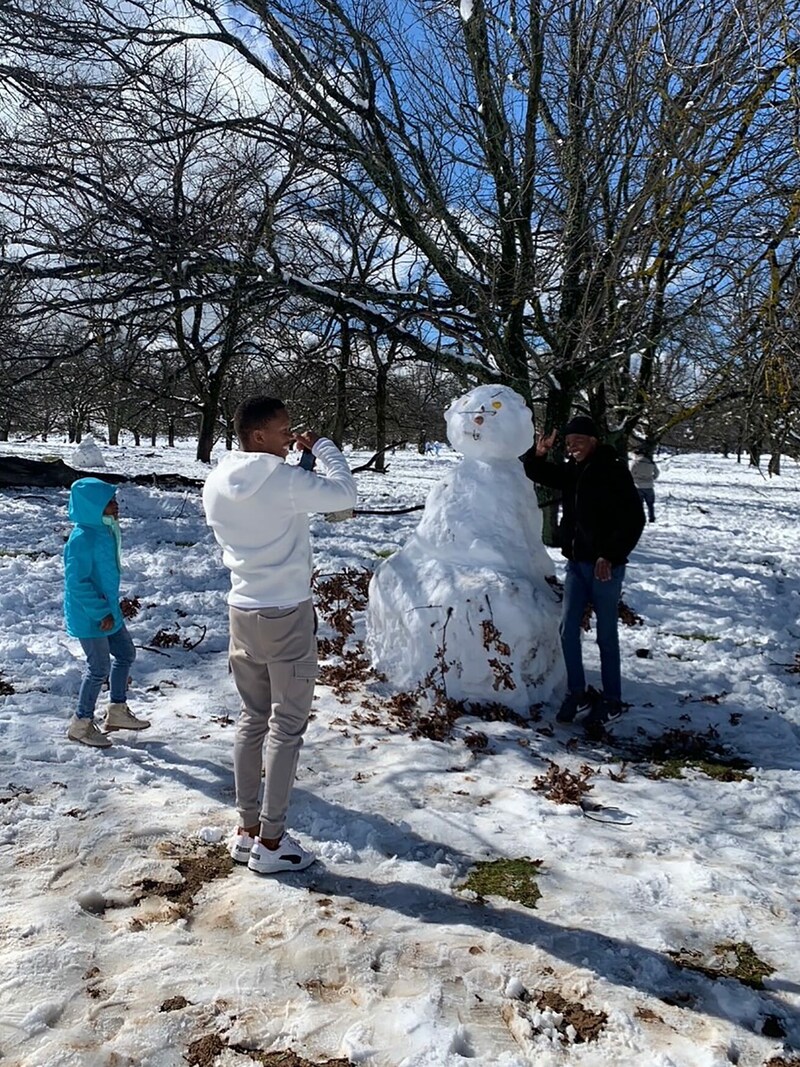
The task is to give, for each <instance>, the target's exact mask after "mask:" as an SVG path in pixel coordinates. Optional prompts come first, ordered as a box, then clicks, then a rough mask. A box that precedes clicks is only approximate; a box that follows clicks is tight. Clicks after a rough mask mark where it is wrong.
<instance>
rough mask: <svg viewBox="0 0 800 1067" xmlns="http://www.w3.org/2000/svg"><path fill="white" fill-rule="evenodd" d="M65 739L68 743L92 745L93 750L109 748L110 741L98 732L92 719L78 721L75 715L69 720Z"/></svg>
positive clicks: (101, 732) (100, 731)
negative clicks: (76, 742)
mask: <svg viewBox="0 0 800 1067" xmlns="http://www.w3.org/2000/svg"><path fill="white" fill-rule="evenodd" d="M67 737H68V738H69V739H70V741H80V743H81V744H82V745H92V747H93V748H110V747H111V739H110V738H108V737H106V735H105V734H104V733H103V731H102V730H98V728H97V723H96V722H95V721H94V719H79V718H78V716H77V715H73V716H72V718H71V719H70V720H69V729H68V730H67Z"/></svg>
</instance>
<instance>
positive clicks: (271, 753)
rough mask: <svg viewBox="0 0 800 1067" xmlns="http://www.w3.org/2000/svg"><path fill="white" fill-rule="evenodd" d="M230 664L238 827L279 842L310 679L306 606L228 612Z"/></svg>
mask: <svg viewBox="0 0 800 1067" xmlns="http://www.w3.org/2000/svg"><path fill="white" fill-rule="evenodd" d="M229 661H230V667H231V673H232V674H233V680H234V682H235V683H236V688H237V690H238V692H239V696H240V697H241V699H242V710H241V713H240V715H239V720H238V722H237V724H236V739H235V741H234V746H233V773H234V779H235V785H236V807H237V809H238V812H239V825H240V826H255V824H256V823H257V822H259V821H260V823H261V836H262V837H266V838H275V837H280V836H281V834H282V833H283V831H284V830H285V829H286V813H287V811H288V808H289V797H290V795H291V792H292V785H293V784H294V778H295V773H296V770H297V760H298V757H299V755H300V748H301V747H302V744H303V735H304V734H305V731H306V726H307V725H308V715H309V712H310V710H311V701H312V699H313V697H314V680H315V678H316V676H317V639H316V636H315V634H314V608H313V606H312V603H311V601H310V600H304V601H303V603H302V604H299V605H298V606H297V607H296V608H259V609H257V610H254V611H242V610H241V609H240V608H234V607H231V608H230V648H229ZM265 739H266V742H267V744H266V751H265V750H264V740H265ZM262 764H263V770H264V797H263V801H262V803H261V805H260V806H259V792H260V787H261V771H262Z"/></svg>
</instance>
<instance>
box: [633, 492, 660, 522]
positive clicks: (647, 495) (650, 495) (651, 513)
mask: <svg viewBox="0 0 800 1067" xmlns="http://www.w3.org/2000/svg"><path fill="white" fill-rule="evenodd" d="M637 492H638V493H639V499H640V500H641V502H642V503H643V504H645V505H647V517H648V519H649V520H650V522H655V521H656V508H655V504H656V491H655V489H638V490H637Z"/></svg>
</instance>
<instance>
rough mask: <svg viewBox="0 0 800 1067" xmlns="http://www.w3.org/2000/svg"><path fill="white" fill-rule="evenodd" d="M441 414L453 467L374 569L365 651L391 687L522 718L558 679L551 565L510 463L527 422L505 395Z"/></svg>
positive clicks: (533, 510)
mask: <svg viewBox="0 0 800 1067" xmlns="http://www.w3.org/2000/svg"><path fill="white" fill-rule="evenodd" d="M446 417H447V428H448V439H449V440H450V443H451V444H452V446H453V447H454V448H455V449H456V450H457V451H459V452H461V453H462V455H463V459H462V460H461V462H460V463H459V464H458V465H457V466H455V467H453V468H452V470H451V471H450V472H449V473H448V474H447V475H446V476H445V478H443V479H442V481H441V482H440V483H438V484H437V485H436V486H434V488H433V489H432V490H431V491H430V493H429V494H428V498H427V501H426V504H425V510H424V512H423V515H422V519H421V521H420V523H419V525H418V527H417V529H416V530H415V532H414V533H413V534H412V535H411V537H410V538H409V540H408V541H407V542H406V544H405V545H404V546H403V547H402V548H401V549H400V550H399V551H398V552H396V553H394V555H392V556H390V557H389V558H388V559H387V560H385V561H384V562H383V563H382V564H381V565H380V566H379V567H378V568H377V569H376V571H375V574H374V576H373V578H372V581H371V583H370V592H369V607H368V612H367V644H368V648H369V651H370V654H371V656H372V660H373V664H374V665H375V667H376V668H377V669H378V670H380V671H381V672H382V673H384V674H385V675H386V676H387V677H388V679H389V681H390V682H391V683H392V684H393V685H394V686H396V687H398V688H401V689H407V688H414V687H415V686H416V685H417V684H419V683H423V684H428V685H430V684H431V682H433V684H435V685H437V686H438V687H440V688H443V689H444V690H445V691H446V693H447V696H448V697H451V698H453V699H456V700H464V701H466V702H468V703H487V702H499V703H502V704H505V705H506V706H508V707H511V708H513V709H514V710H515V711H518V712H522V713H525V712H527V710H528V709H529V707H530V706H531V705H532V704H534V703H538V702H542V701H548V700H549V699H550V698H551V697H552V696H553V694H554V692H555V690H556V689H558V688H560V687H561V686H562V685H563V680H564V671H563V665H562V659H561V650H560V643H559V637H558V617H559V609H558V598H557V596H556V594H555V593H554V592H553V590H552V588H551V587H550V585H549V584H548V582H547V578H548V576H550V575H551V574H552V573H553V565H552V562H551V560H550V557H549V556H548V554H547V552H546V550H545V548H544V546H543V544H542V540H541V536H540V533H539V526H540V523H541V517H540V512H539V508H538V504H537V501H536V494H535V492H534V489H533V485H532V483H531V482H530V481H529V479H528V478H527V477H526V476H525V472H524V470H523V467H522V464H521V463H520V461H519V458H518V457H519V456H520V455H521V454H522V453H523V452H525V451H527V449H528V448H530V446H531V444H532V441H533V426H532V418H531V413H530V410H529V409H528V408H527V407H526V405H525V403H524V401H523V400H522V397H520V396H519V395H518V394H517V393H515V392H514V391H513V390H511V389H509V388H508V387H506V386H479V387H478V388H476V389H473V390H471V391H470V392H469V393H467V394H466V395H465V396H463V397H460V398H459V399H458V400H456V401H455V402H454V403H453V404H452V405H451V406H450V408H449V409H448V411H447V413H446Z"/></svg>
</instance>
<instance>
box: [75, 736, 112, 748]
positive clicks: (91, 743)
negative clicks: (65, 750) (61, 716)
mask: <svg viewBox="0 0 800 1067" xmlns="http://www.w3.org/2000/svg"><path fill="white" fill-rule="evenodd" d="M67 740H68V741H71V742H72V743H73V745H86V747H87V748H113V747H114V746H113V745H112V744H111V742H110V741H109V742H108V744H107V745H102V744H100V745H99V744H97V742H95V741H84V740H83V738H82V737H70V736H69V734H67Z"/></svg>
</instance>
